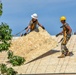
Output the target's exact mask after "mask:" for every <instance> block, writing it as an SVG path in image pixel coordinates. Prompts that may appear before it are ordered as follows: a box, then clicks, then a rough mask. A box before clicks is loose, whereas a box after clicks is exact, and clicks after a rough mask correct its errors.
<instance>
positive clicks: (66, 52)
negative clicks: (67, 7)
mask: <svg viewBox="0 0 76 75" xmlns="http://www.w3.org/2000/svg"><path fill="white" fill-rule="evenodd" d="M60 21H61V23H62V26H61V27H60V28H62V29H63V30H62V32H60V33H59V34H57V35H56V37H58V36H59V35H63V40H62V42H61V55H60V56H59V57H58V58H64V57H65V56H69V55H70V52H69V50H68V48H67V47H66V44H67V42H68V41H69V39H70V37H71V33H72V29H71V27H70V26H69V24H68V23H66V17H65V16H62V17H61V18H60Z"/></svg>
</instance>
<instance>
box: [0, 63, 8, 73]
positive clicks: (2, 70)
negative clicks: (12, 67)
mask: <svg viewBox="0 0 76 75" xmlns="http://www.w3.org/2000/svg"><path fill="white" fill-rule="evenodd" d="M0 71H1V73H2V74H4V73H6V72H7V67H6V65H5V64H0Z"/></svg>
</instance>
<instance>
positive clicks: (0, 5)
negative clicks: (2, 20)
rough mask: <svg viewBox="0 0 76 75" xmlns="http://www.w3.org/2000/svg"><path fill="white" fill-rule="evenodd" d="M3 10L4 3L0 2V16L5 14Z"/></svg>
mask: <svg viewBox="0 0 76 75" xmlns="http://www.w3.org/2000/svg"><path fill="white" fill-rule="evenodd" d="M2 9H3V4H2V2H1V1H0V16H1V15H2V13H3V11H2Z"/></svg>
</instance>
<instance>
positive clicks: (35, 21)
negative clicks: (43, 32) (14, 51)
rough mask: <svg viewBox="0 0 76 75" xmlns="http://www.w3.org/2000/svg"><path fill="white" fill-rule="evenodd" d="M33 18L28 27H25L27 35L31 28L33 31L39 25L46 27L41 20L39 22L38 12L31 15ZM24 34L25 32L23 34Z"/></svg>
mask: <svg viewBox="0 0 76 75" xmlns="http://www.w3.org/2000/svg"><path fill="white" fill-rule="evenodd" d="M31 17H32V20H31V21H30V23H29V25H28V27H26V28H25V30H26V33H25V34H24V35H26V34H27V33H28V31H29V30H30V32H31V31H33V30H35V29H37V25H38V26H40V27H41V28H43V29H45V28H44V27H43V26H42V25H41V24H40V23H39V22H38V15H37V14H36V13H34V14H32V15H31ZM21 36H23V34H22V35H21Z"/></svg>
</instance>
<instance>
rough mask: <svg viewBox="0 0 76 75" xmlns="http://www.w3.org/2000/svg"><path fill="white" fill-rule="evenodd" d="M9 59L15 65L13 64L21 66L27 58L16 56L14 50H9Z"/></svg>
mask: <svg viewBox="0 0 76 75" xmlns="http://www.w3.org/2000/svg"><path fill="white" fill-rule="evenodd" d="M8 59H9V62H10V63H11V64H12V65H13V66H20V65H22V64H23V63H24V62H25V59H24V58H23V57H20V56H14V55H13V52H12V51H10V50H9V51H8Z"/></svg>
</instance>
